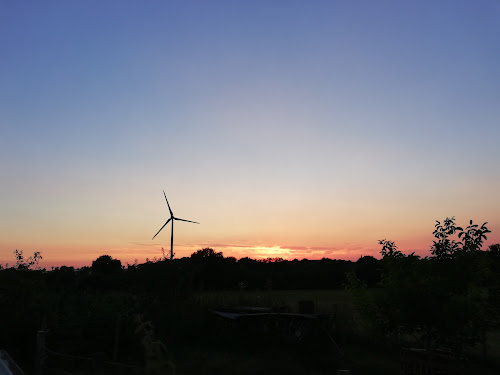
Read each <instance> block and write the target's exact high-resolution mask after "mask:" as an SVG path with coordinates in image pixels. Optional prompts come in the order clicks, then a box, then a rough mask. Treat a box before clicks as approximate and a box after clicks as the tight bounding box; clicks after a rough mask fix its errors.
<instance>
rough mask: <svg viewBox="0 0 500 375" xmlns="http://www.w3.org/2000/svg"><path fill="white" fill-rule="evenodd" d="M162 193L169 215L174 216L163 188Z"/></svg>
mask: <svg viewBox="0 0 500 375" xmlns="http://www.w3.org/2000/svg"><path fill="white" fill-rule="evenodd" d="M163 195H164V196H165V200H166V201H167V206H168V210H169V211H170V216H174V214H173V213H172V209H171V208H170V204H169V203H168V199H167V194H165V190H163Z"/></svg>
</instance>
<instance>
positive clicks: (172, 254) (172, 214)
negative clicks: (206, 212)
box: [152, 190, 200, 260]
mask: <svg viewBox="0 0 500 375" xmlns="http://www.w3.org/2000/svg"><path fill="white" fill-rule="evenodd" d="M163 195H164V196H165V200H166V201H167V206H168V210H169V211H170V219H168V220H167V222H166V223H165V224H163V226H162V227H161V228H160V230H159V231H158V232H156V234H155V235H154V236H153V238H152V240H154V239H155V237H156V236H157V235H158V233H160V232H161V230H162V229H163V228H165V225H167V224H168V223H169V222H170V221H171V222H172V232H171V233H170V260H172V259H173V258H174V221H175V220H179V221H187V222H188V223H195V224H200V223H198V222H196V221H191V220H185V219H179V218H178V217H175V216H174V213H173V212H172V209H171V208H170V204H169V203H168V199H167V194H165V190H163Z"/></svg>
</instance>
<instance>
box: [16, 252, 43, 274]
mask: <svg viewBox="0 0 500 375" xmlns="http://www.w3.org/2000/svg"><path fill="white" fill-rule="evenodd" d="M14 254H15V256H16V268H17V269H18V270H29V269H30V268H31V267H33V269H35V270H36V269H38V263H39V262H40V260H42V252H41V251H35V252H34V253H33V255H32V256H30V257H29V258H25V257H24V255H23V251H22V250H15V251H14Z"/></svg>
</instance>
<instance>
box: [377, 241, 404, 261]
mask: <svg viewBox="0 0 500 375" xmlns="http://www.w3.org/2000/svg"><path fill="white" fill-rule="evenodd" d="M378 243H379V245H382V250H381V251H380V254H381V255H382V258H385V259H398V258H402V257H403V256H404V255H403V253H402V252H401V251H399V250H398V247H397V246H396V244H395V243H394V242H393V241H388V240H386V239H383V240H379V241H378Z"/></svg>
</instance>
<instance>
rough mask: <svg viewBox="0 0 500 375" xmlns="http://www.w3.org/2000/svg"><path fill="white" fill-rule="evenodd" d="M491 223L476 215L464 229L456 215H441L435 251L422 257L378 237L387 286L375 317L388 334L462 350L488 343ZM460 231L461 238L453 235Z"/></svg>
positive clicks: (433, 247)
mask: <svg viewBox="0 0 500 375" xmlns="http://www.w3.org/2000/svg"><path fill="white" fill-rule="evenodd" d="M486 224H487V223H484V224H483V225H482V226H481V227H479V226H478V225H476V224H473V222H472V220H471V221H470V224H469V226H468V227H467V228H466V229H465V230H463V229H462V228H461V227H459V226H457V225H456V224H455V218H454V217H452V218H446V219H445V220H444V221H443V222H442V223H441V222H440V221H436V225H435V230H434V232H433V234H434V237H435V238H436V240H435V241H434V242H433V245H432V247H431V254H432V255H433V256H432V257H426V258H423V259H420V258H419V257H418V256H416V255H415V254H410V255H405V254H403V253H402V252H400V251H399V250H398V249H397V247H396V245H395V244H394V242H392V241H387V240H385V239H384V240H380V241H379V244H380V245H382V250H381V254H382V256H383V259H382V260H383V266H384V267H383V274H382V279H381V286H382V290H381V292H380V293H379V294H378V298H377V301H376V305H377V309H376V310H377V313H378V314H379V315H376V314H374V315H373V317H372V318H371V320H372V321H376V323H377V324H378V325H380V328H381V331H383V332H385V336H386V337H390V338H392V339H394V340H396V341H401V340H410V341H414V342H415V343H417V344H419V345H421V346H422V347H425V348H427V349H431V348H437V347H442V346H444V347H448V348H450V349H452V350H454V351H455V352H457V353H462V352H463V351H464V349H465V348H466V347H471V346H474V345H476V344H477V343H484V340H485V337H486V334H485V333H486V331H487V330H489V329H491V328H492V326H491V324H490V321H491V319H489V318H488V317H489V314H490V313H491V303H490V298H489V289H488V285H489V284H490V283H491V281H490V280H491V277H490V275H491V272H490V263H489V262H488V261H487V259H486V258H485V255H484V254H483V252H481V251H480V250H481V246H482V243H483V240H484V239H486V233H489V232H490V231H489V230H488V228H487V227H486ZM457 233H458V238H459V239H461V240H462V241H461V242H460V241H456V240H455V239H452V236H453V235H455V234H457ZM495 249H496V248H495ZM410 338H411V339H410Z"/></svg>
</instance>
